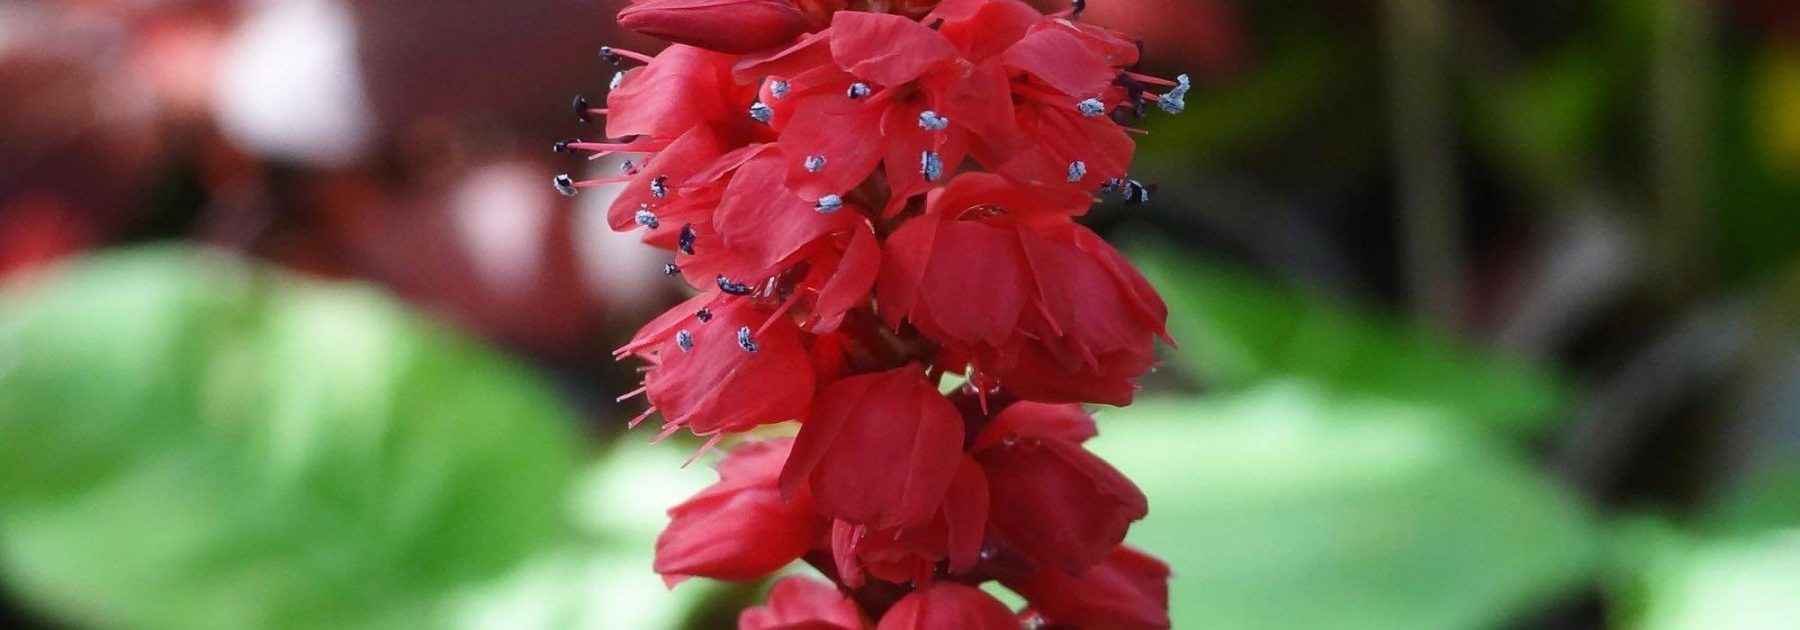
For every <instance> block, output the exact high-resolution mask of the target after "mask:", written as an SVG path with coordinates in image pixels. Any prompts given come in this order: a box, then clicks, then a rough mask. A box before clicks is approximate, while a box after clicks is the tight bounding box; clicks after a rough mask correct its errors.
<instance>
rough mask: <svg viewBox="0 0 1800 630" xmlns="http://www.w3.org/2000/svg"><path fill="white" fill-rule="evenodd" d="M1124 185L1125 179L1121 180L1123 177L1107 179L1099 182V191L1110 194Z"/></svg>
mask: <svg viewBox="0 0 1800 630" xmlns="http://www.w3.org/2000/svg"><path fill="white" fill-rule="evenodd" d="M1124 185H1125V180H1123V179H1118V178H1114V179H1109V180H1106V181H1105V182H1102V183H1101V184H1100V192H1101V193H1102V194H1109V195H1110V194H1112V193H1113V191H1116V190H1118V189H1119V187H1120V186H1124Z"/></svg>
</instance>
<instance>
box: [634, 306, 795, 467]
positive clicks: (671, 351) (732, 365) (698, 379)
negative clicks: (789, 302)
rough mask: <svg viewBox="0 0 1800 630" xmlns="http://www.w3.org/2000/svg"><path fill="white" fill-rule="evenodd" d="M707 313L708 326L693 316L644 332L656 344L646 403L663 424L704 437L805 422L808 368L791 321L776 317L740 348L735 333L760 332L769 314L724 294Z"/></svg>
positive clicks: (686, 313) (647, 377)
mask: <svg viewBox="0 0 1800 630" xmlns="http://www.w3.org/2000/svg"><path fill="white" fill-rule="evenodd" d="M678 308H679V309H680V310H679V311H677V312H672V313H671V315H673V316H675V317H680V318H691V317H692V316H693V314H694V313H696V312H698V309H694V310H689V309H688V308H687V307H678ZM709 312H710V314H711V321H704V322H703V321H699V320H698V319H697V318H693V319H690V320H689V321H690V323H689V324H688V325H687V327H686V328H679V329H674V328H669V327H664V328H661V329H660V330H657V331H646V332H651V333H653V334H656V336H657V338H659V339H660V342H659V344H660V345H659V346H658V347H657V349H656V351H655V353H654V355H653V356H652V357H651V358H652V361H653V363H654V366H653V367H652V368H651V370H650V371H649V372H648V373H646V374H645V375H644V385H645V387H646V389H647V391H648V394H649V398H650V404H651V405H652V406H653V407H655V408H656V410H657V411H659V412H661V413H662V415H663V417H664V418H666V419H667V420H666V422H665V424H664V426H665V427H667V428H675V427H685V428H687V429H688V430H690V431H693V433H694V434H695V435H701V436H710V435H714V434H717V433H720V432H737V431H747V430H749V429H752V428H755V427H757V426H759V425H764V424H771V423H775V422H783V421H787V420H794V419H798V418H804V417H806V412H807V408H808V407H809V406H810V404H811V399H812V395H813V379H812V368H811V365H812V364H811V361H810V360H809V358H808V356H807V352H806V348H805V346H803V345H802V344H801V342H800V336H799V330H798V329H796V328H795V326H794V324H793V323H792V322H790V321H788V320H786V319H780V320H778V321H776V322H775V323H774V325H772V326H769V327H768V328H767V329H766V330H764V331H763V332H762V333H761V334H758V335H754V336H752V337H751V338H750V339H748V341H750V342H751V345H750V346H749V347H746V344H745V343H743V342H744V341H745V339H743V338H742V335H741V334H740V333H741V332H742V331H743V329H745V328H748V329H750V330H751V331H755V330H757V329H758V328H761V327H762V326H763V325H764V324H765V323H767V321H768V318H769V313H767V312H763V311H761V310H760V309H757V308H755V307H754V305H753V304H752V302H751V301H750V300H748V299H743V298H730V297H726V298H723V299H721V300H720V303H719V304H718V305H716V306H714V307H713V308H711V309H709ZM659 321H662V320H659ZM675 321H680V320H675ZM682 332H686V333H687V335H686V336H683V335H682V334H681V333H682ZM634 345H637V342H634ZM750 348H754V351H752V350H751V349H750Z"/></svg>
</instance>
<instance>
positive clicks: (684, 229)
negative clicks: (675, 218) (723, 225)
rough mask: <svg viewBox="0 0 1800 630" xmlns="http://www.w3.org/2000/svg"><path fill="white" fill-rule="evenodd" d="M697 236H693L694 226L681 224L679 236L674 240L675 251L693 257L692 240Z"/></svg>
mask: <svg viewBox="0 0 1800 630" xmlns="http://www.w3.org/2000/svg"><path fill="white" fill-rule="evenodd" d="M698 236H699V235H697V234H694V224H692V223H687V224H683V225H682V226H681V236H678V237H676V238H675V247H676V249H680V250H681V253H683V254H687V255H689V256H692V255H694V239H695V238H696V237H698Z"/></svg>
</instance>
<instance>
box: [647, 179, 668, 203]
mask: <svg viewBox="0 0 1800 630" xmlns="http://www.w3.org/2000/svg"><path fill="white" fill-rule="evenodd" d="M650 196H652V197H655V198H657V199H662V198H663V197H667V196H669V176H668V175H657V176H656V179H652V180H650Z"/></svg>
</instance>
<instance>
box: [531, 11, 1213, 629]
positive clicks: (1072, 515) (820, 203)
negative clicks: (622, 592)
mask: <svg viewBox="0 0 1800 630" xmlns="http://www.w3.org/2000/svg"><path fill="white" fill-rule="evenodd" d="M1080 5H1081V3H1079V2H1077V3H1076V6H1074V7H1072V8H1071V9H1069V10H1066V11H1063V12H1060V13H1057V14H1054V15H1044V14H1042V13H1040V12H1039V11H1038V10H1036V9H1034V8H1032V7H1031V6H1030V5H1027V4H1025V3H1023V2H1020V1H1019V0H942V1H941V2H940V1H938V0H636V1H635V2H634V4H633V5H632V6H630V7H629V8H627V9H626V10H625V11H624V12H623V13H621V14H620V16H619V19H620V21H621V22H622V23H623V24H625V25H626V26H629V27H632V28H635V29H637V30H639V31H642V32H645V33H648V34H651V35H655V36H658V37H662V38H664V39H668V40H670V41H672V42H674V43H673V44H672V45H671V46H669V47H668V48H667V49H665V50H664V51H663V52H661V53H660V54H657V55H655V56H654V57H651V56H647V55H643V54H639V53H635V52H631V51H626V50H618V49H612V48H607V49H603V50H602V51H601V56H602V57H603V58H605V59H606V60H607V61H609V62H612V63H614V64H617V65H620V66H623V67H627V68H628V69H625V70H622V71H621V72H620V73H619V74H617V75H616V76H615V77H614V80H613V85H612V89H611V92H610V94H608V96H607V99H606V105H607V106H606V107H605V108H591V107H589V104H588V102H587V101H586V100H585V99H581V98H577V99H576V101H575V108H576V113H577V115H578V116H579V117H580V118H582V119H583V120H591V119H593V118H595V117H600V116H603V117H604V118H605V125H606V132H605V135H606V136H607V137H608V138H611V140H608V141H604V142H583V141H579V140H570V141H564V142H559V143H557V146H556V148H557V150H559V151H582V152H588V153H591V154H593V155H594V156H595V157H599V156H601V155H608V154H629V155H630V156H631V157H632V158H633V159H632V161H628V162H625V163H624V166H623V172H622V173H621V174H619V175H618V176H616V177H607V178H600V179H590V180H582V181H577V180H575V179H573V178H570V177H567V176H562V177H558V178H557V179H556V182H555V183H556V186H557V188H558V189H559V190H561V191H563V192H564V193H565V194H575V193H576V192H577V191H579V190H580V189H583V188H588V187H593V186H600V185H607V184H624V185H625V187H624V192H623V193H622V194H621V195H620V196H619V197H618V199H617V201H616V202H615V203H614V204H613V205H612V208H611V210H610V213H609V219H610V221H611V223H612V225H613V227H614V228H616V229H619V230H631V229H643V230H644V232H645V236H644V239H645V241H646V242H648V243H650V244H652V245H656V246H659V247H663V248H667V249H670V250H673V251H674V252H675V254H674V261H673V262H671V263H670V264H669V265H668V266H667V268H666V269H667V271H668V273H669V274H670V275H678V276H681V277H682V278H684V279H685V280H686V281H687V282H688V283H689V284H691V285H692V286H694V287H695V288H697V289H700V290H701V291H702V293H701V294H700V295H698V296H697V297H695V298H693V299H692V300H689V301H688V302H687V303H685V304H683V305H681V306H680V307H677V308H676V309H674V310H672V311H670V312H668V313H667V314H665V315H663V316H661V317H659V318H657V319H656V320H655V321H653V322H651V323H650V324H649V325H647V326H645V327H644V329H643V330H642V331H640V332H639V333H638V335H637V336H636V338H635V339H634V340H633V341H632V342H631V343H630V344H628V345H626V346H625V347H624V348H621V349H620V350H619V353H618V354H619V355H620V357H625V356H635V357H638V358H641V359H643V360H644V361H646V362H648V364H649V365H648V367H647V368H645V374H644V387H643V389H641V390H639V392H634V394H635V393H642V394H644V395H645V396H646V397H647V398H648V399H649V402H650V405H651V408H650V410H649V411H646V412H645V413H644V415H642V416H639V417H638V419H637V420H634V421H633V424H634V425H635V424H637V423H638V422H641V421H642V420H644V419H646V418H648V417H650V416H652V415H656V414H660V415H661V417H662V418H663V422H662V433H661V435H662V436H667V435H670V434H673V433H675V432H677V431H680V430H682V429H686V430H688V431H691V432H693V433H694V434H696V435H699V436H702V437H706V438H709V440H710V441H709V442H708V446H709V447H710V446H713V445H716V444H718V443H719V441H720V440H721V439H722V438H724V437H726V436H728V435H733V434H740V433H743V432H745V431H749V430H752V429H755V428H757V427H760V426H763V425H768V424H775V423H781V422H787V421H795V420H798V421H799V422H800V423H801V426H800V430H799V433H798V435H797V436H796V437H794V438H791V439H778V440H768V441H762V442H755V441H745V442H744V443H742V444H740V445H739V446H737V447H736V448H734V449H733V450H732V451H731V452H730V453H729V454H728V455H727V456H726V457H725V458H724V460H723V461H722V462H721V463H720V465H719V477H720V479H719V482H718V483H717V484H714V485H713V486H711V487H709V488H707V489H706V490H705V491H703V492H701V493H700V494H699V495H697V496H695V497H693V498H692V499H689V500H688V501H687V502H686V503H683V504H681V505H679V506H677V507H676V508H674V509H673V510H671V511H670V516H671V517H672V522H671V523H670V525H669V528H668V529H667V530H666V531H665V532H664V533H663V535H662V537H661V538H660V539H659V540H658V541H657V549H656V570H657V571H658V572H659V573H661V574H663V575H664V576H665V578H666V579H667V580H668V581H669V583H670V584H674V583H675V582H677V581H680V580H682V579H685V578H688V577H693V576H699V577H708V578H714V579H722V580H749V579H758V578H763V577H765V576H768V575H770V574H772V573H774V572H776V571H778V570H781V569H782V568H783V567H785V566H787V565H789V564H791V563H794V562H795V561H797V560H804V561H806V562H808V563H810V564H811V565H813V566H814V567H815V568H817V569H818V570H819V571H820V572H822V573H824V574H825V575H826V576H827V577H828V578H829V579H830V580H831V581H832V584H826V583H824V582H820V581H817V580H812V579H807V578H788V579H785V580H783V581H781V582H779V583H778V584H777V585H776V586H775V589H774V591H773V592H772V593H771V595H770V598H769V601H768V603H767V604H766V605H763V606H760V607H756V608H752V609H750V610H746V611H744V613H743V615H742V617H741V619H740V625H741V627H743V628H799V627H807V628H865V627H871V626H873V627H876V628H881V629H888V628H1016V627H1019V626H1020V625H1021V624H1022V623H1023V624H1026V625H1027V626H1032V625H1035V626H1040V627H1041V626H1046V625H1048V626H1057V627H1084V628H1160V627H1167V626H1168V625H1169V620H1168V614H1167V609H1168V590H1167V589H1168V586H1167V580H1168V572H1169V571H1168V567H1167V566H1165V565H1164V564H1163V563H1161V562H1160V561H1158V560H1156V559H1154V558H1151V557H1150V556H1147V555H1144V554H1143V553H1140V552H1138V551H1135V550H1133V549H1130V548H1127V547H1124V546H1122V545H1121V544H1120V543H1121V541H1123V540H1124V538H1125V533H1126V530H1127V529H1128V528H1129V527H1130V526H1131V523H1133V522H1134V521H1137V520H1139V519H1142V518H1143V517H1144V515H1145V513H1146V512H1147V511H1148V506H1147V503H1146V500H1145V498H1144V495H1143V493H1142V492H1140V491H1139V490H1138V489H1137V487H1136V486H1135V485H1133V484H1132V483H1131V481H1130V480H1129V479H1126V478H1125V477H1124V476H1123V475H1121V474H1120V473H1119V471H1118V470H1116V469H1114V468H1113V467H1112V466H1111V465H1108V464H1107V463H1106V462H1105V461H1102V460H1101V459H1100V458H1099V457H1096V456H1095V455H1094V454H1092V453H1090V452H1088V451H1087V450H1086V448H1084V447H1083V443H1084V442H1085V441H1086V440H1087V439H1089V438H1091V437H1093V436H1094V435H1095V426H1094V421H1093V419H1092V417H1091V416H1089V415H1088V413H1087V412H1086V411H1084V409H1083V407H1082V406H1081V405H1082V404H1083V403H1101V404H1111V405H1124V404H1129V403H1130V402H1131V399H1132V396H1133V393H1134V392H1135V390H1136V385H1135V383H1134V381H1135V379H1137V378H1138V377H1140V376H1142V375H1143V374H1144V372H1146V371H1147V370H1148V369H1149V368H1150V367H1151V364H1152V361H1153V350H1154V347H1155V344H1156V338H1157V337H1163V338H1165V339H1166V337H1167V334H1166V332H1165V331H1164V325H1163V324H1164V320H1165V319H1166V317H1167V311H1166V308H1165V307H1164V305H1163V302H1162V300H1161V298H1159V297H1158V296H1157V295H1156V292H1155V291H1154V290H1152V289H1151V288H1150V286H1149V284H1148V283H1146V282H1145V281H1144V279H1143V278H1142V277H1141V276H1140V275H1139V274H1138V273H1137V271H1136V270H1134V269H1133V268H1132V267H1131V265H1130V264H1129V263H1127V262H1126V261H1125V259H1124V258H1123V257H1122V256H1120V255H1119V253H1118V252H1117V251H1115V250H1114V249H1113V248H1112V247H1110V246H1108V245H1107V244H1106V243H1105V242H1104V241H1102V240H1101V239H1100V238H1099V237H1098V236H1096V235H1095V234H1094V233H1093V232H1090V231H1088V230H1087V229H1086V228H1084V227H1082V226H1080V225H1079V224H1076V223H1075V222H1074V221H1073V218H1074V217H1076V216H1079V215H1081V214H1084V213H1085V212H1086V211H1087V209H1088V207H1089V206H1090V205H1092V203H1093V202H1094V200H1095V199H1094V195H1095V194H1096V193H1099V194H1108V195H1118V196H1120V197H1122V198H1124V200H1125V201H1126V202H1128V203H1141V202H1143V201H1145V200H1147V199H1148V197H1149V195H1150V192H1151V188H1150V187H1148V186H1145V185H1143V184H1140V183H1138V182H1136V181H1133V180H1131V179H1128V176H1127V169H1128V168H1129V166H1130V162H1131V156H1132V151H1133V148H1134V147H1133V141H1132V139H1131V134H1132V133H1134V132H1136V131H1137V130H1134V129H1131V128H1130V127H1128V126H1126V124H1125V123H1127V122H1128V121H1129V120H1130V119H1131V118H1133V117H1141V116H1143V115H1145V114H1146V113H1147V112H1148V110H1150V109H1151V108H1152V107H1154V108H1156V109H1161V110H1164V111H1167V112H1170V113H1175V112H1179V111H1180V110H1181V109H1182V100H1183V98H1184V97H1185V95H1186V93H1187V90H1188V81H1187V78H1186V77H1181V78H1179V79H1178V80H1176V81H1168V80H1164V79H1158V78H1154V77H1149V76H1144V75H1141V74H1137V73H1136V72H1133V71H1132V69H1133V68H1134V67H1135V66H1136V64H1137V63H1138V56H1139V46H1138V45H1137V44H1136V43H1135V42H1134V41H1133V40H1131V39H1130V38H1128V37H1126V36H1124V35H1121V34H1119V33H1116V32H1113V31H1109V30H1106V29H1102V28H1097V27H1094V26H1089V25H1086V24H1082V23H1080V22H1079V21H1078V19H1079V17H1080V8H1081V6H1080ZM1159 92H1160V93H1159ZM948 374H956V375H961V376H962V377H963V378H964V382H965V384H963V385H962V386H960V387H959V388H956V391H954V392H952V393H949V394H945V393H943V390H944V388H945V386H944V385H943V383H942V380H943V379H944V377H945V376H946V375H948ZM995 581H997V582H998V583H999V584H1001V585H1003V586H1005V587H1006V588H1009V589H1011V590H1013V591H1015V592H1017V593H1018V594H1019V595H1021V596H1023V597H1024V598H1025V600H1026V601H1027V602H1028V603H1029V608H1028V609H1027V610H1024V611H1013V610H1011V609H1009V608H1008V607H1007V606H1005V605H1004V604H1002V603H1000V601H999V600H997V599H994V598H993V597H991V596H990V595H988V594H987V593H986V592H984V591H983V590H981V589H980V588H978V586H979V585H981V584H984V583H987V582H995Z"/></svg>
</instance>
